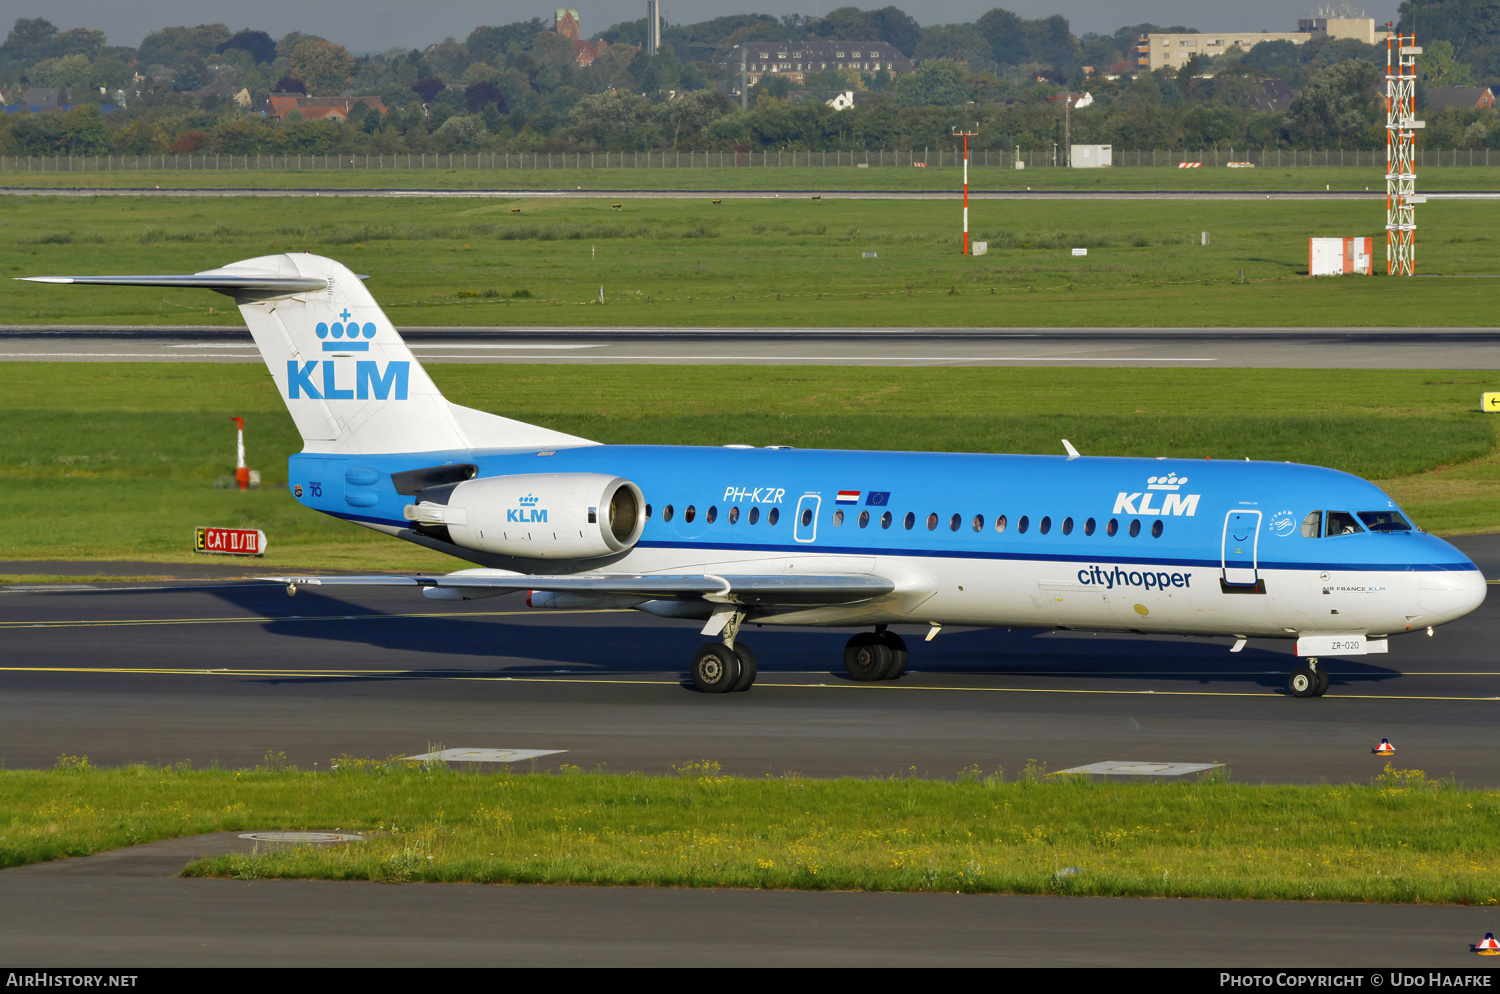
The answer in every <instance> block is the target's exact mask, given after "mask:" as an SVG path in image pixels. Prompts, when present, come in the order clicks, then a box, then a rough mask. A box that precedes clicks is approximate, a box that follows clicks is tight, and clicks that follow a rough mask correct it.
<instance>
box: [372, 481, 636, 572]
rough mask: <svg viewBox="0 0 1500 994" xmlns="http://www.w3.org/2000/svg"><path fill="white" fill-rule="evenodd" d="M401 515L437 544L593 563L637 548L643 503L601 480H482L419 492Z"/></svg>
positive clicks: (621, 486) (631, 487)
mask: <svg viewBox="0 0 1500 994" xmlns="http://www.w3.org/2000/svg"><path fill="white" fill-rule="evenodd" d="M419 497H420V499H419V502H418V503H416V504H412V505H408V506H407V507H406V508H405V509H404V511H403V512H402V513H403V514H404V516H405V517H406V520H407V521H410V522H413V523H414V524H415V525H416V526H417V530H418V531H420V532H422V533H424V534H428V535H432V536H433V537H435V538H440V539H442V540H444V541H449V542H452V543H453V544H454V545H461V546H463V547H464V548H466V549H478V550H480V551H482V552H493V553H496V554H499V555H503V556H517V557H520V558H524V559H598V558H600V557H602V556H609V555H613V554H615V553H618V552H624V551H626V550H627V549H629V548H631V547H632V546H634V545H635V543H636V542H637V541H639V540H640V537H641V531H642V529H644V528H645V526H646V502H645V500H644V499H643V498H642V496H641V489H640V487H637V486H636V485H635V484H634V483H631V482H630V481H629V480H626V479H623V478H621V477H618V476H606V475H604V474H602V473H527V474H523V475H516V476H488V477H484V478H482V479H478V480H466V481H464V482H462V483H454V484H450V485H447V486H442V487H434V488H431V489H427V490H423V491H422V492H421V494H420V495H419Z"/></svg>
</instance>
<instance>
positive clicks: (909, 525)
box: [901, 511, 917, 531]
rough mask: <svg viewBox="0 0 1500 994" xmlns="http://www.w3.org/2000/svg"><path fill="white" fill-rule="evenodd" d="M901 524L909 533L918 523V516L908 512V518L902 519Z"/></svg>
mask: <svg viewBox="0 0 1500 994" xmlns="http://www.w3.org/2000/svg"><path fill="white" fill-rule="evenodd" d="M901 523H902V524H903V525H905V526H906V530H907V531H911V529H912V526H913V525H915V524H916V523H917V516H916V515H915V514H913V513H912V512H911V511H907V512H906V517H905V518H903V519H902V521H901Z"/></svg>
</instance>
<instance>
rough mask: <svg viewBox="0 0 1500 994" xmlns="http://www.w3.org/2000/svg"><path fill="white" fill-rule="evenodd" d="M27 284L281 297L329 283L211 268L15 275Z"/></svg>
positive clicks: (302, 277) (321, 288)
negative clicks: (164, 272)
mask: <svg viewBox="0 0 1500 994" xmlns="http://www.w3.org/2000/svg"><path fill="white" fill-rule="evenodd" d="M15 278H16V279H18V280H26V281H27V282H29V283H79V284H86V285H92V286H160V287H176V288H188V289H202V290H217V291H218V292H219V293H227V294H229V295H230V296H234V297H244V296H251V295H253V296H255V297H258V298H261V299H265V298H267V297H268V296H283V295H288V294H294V293H306V292H307V291H308V290H327V289H328V280H326V279H323V278H321V277H317V276H278V275H275V274H273V273H263V274H257V273H247V272H243V271H240V272H230V271H227V270H216V269H210V270H208V271H206V272H202V273H193V274H191V275H187V276H17V277H15Z"/></svg>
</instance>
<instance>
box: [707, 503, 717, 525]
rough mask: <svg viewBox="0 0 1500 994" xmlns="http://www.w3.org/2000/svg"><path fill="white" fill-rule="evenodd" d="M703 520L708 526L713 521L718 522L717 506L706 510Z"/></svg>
mask: <svg viewBox="0 0 1500 994" xmlns="http://www.w3.org/2000/svg"><path fill="white" fill-rule="evenodd" d="M704 518H706V519H707V521H708V523H709V524H713V523H714V522H715V521H718V520H719V509H718V507H717V506H713V507H710V508H709V509H708V513H707V514H705V515H704Z"/></svg>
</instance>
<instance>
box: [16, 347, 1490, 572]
mask: <svg viewBox="0 0 1500 994" xmlns="http://www.w3.org/2000/svg"><path fill="white" fill-rule="evenodd" d="M430 372H431V374H432V376H433V378H434V380H435V381H436V382H437V383H438V385H439V386H440V387H441V388H442V389H443V391H444V393H445V395H446V396H448V397H449V398H450V399H452V400H453V401H455V402H457V403H460V404H465V405H467V406H470V407H475V408H478V409H481V410H487V411H493V412H495V413H497V414H503V415H505V416H507V417H512V418H518V419H520V420H522V421H528V422H532V423H536V424H542V425H546V426H547V427H550V428H554V429H557V430H560V431H565V432H568V433H570V434H575V435H579V436H582V437H585V438H592V439H596V440H599V441H603V442H612V443H640V444H685V445H722V444H726V443H731V442H733V443H743V444H751V445H794V446H798V447H801V448H845V449H880V450H914V451H958V452H1020V453H1027V452H1030V453H1044V454H1048V453H1050V454H1060V452H1061V448H1062V446H1061V441H1060V440H1061V439H1063V438H1068V439H1071V440H1072V441H1073V443H1074V444H1075V445H1076V446H1078V448H1079V449H1080V450H1082V451H1083V452H1084V453H1085V454H1087V455H1091V456H1092V455H1109V456H1126V455H1133V456H1167V457H1176V458H1192V459H1201V458H1205V457H1212V458H1215V459H1225V458H1228V459H1242V458H1245V457H1249V458H1252V459H1266V460H1291V461H1296V462H1306V463H1313V464H1317V465H1323V466H1330V467H1333V468H1335V469H1342V470H1345V471H1348V472H1352V473H1356V474H1358V475H1360V476H1363V477H1366V478H1368V479H1373V480H1376V481H1377V482H1379V483H1381V485H1382V486H1384V487H1385V488H1386V489H1387V490H1388V491H1389V492H1390V493H1391V494H1392V495H1393V496H1394V497H1395V498H1396V499H1397V500H1398V501H1399V502H1401V503H1402V505H1403V506H1404V507H1405V509H1406V510H1407V511H1408V512H1409V513H1410V514H1411V515H1412V516H1413V517H1414V519H1415V520H1416V522H1417V523H1418V524H1419V525H1420V526H1421V527H1423V528H1426V529H1428V530H1430V531H1434V532H1438V533H1447V534H1451V533H1464V532H1480V531H1494V530H1500V454H1497V452H1496V449H1495V431H1496V427H1497V422H1496V421H1495V420H1494V419H1493V418H1491V416H1489V415H1485V414H1481V413H1480V412H1479V410H1478V400H1479V394H1480V393H1481V392H1482V391H1483V390H1485V389H1488V388H1490V387H1492V386H1494V385H1495V384H1494V383H1492V382H1491V381H1490V380H1488V379H1487V378H1486V374H1484V373H1482V372H1474V371H1438V370H1277V369H1248V370H1247V369H1209V370H1204V369H1193V370H1182V369H1089V368H1081V369H1050V368H1048V369H1021V368H967V369H930V368H914V367H883V368H863V367H862V368H839V367H824V368H814V367H806V366H780V367H755V368H753V369H751V370H747V369H745V368H744V367H735V366H697V367H678V366H599V367H583V366H562V365H555V366H554V365H546V366H528V365H473V366H465V365H456V364H436V365H433V366H431V367H430ZM0 398H3V400H0V487H3V486H9V487H11V488H12V489H15V490H17V492H20V491H21V489H23V488H24V491H25V493H26V494H27V496H28V499H30V500H31V501H32V502H34V503H35V504H36V505H37V506H45V507H47V508H48V513H49V515H50V518H51V520H52V521H54V522H55V523H56V524H57V527H53V528H46V529H39V528H36V527H34V525H33V522H32V521H31V520H30V519H29V518H27V517H26V516H24V515H21V516H15V515H13V516H10V517H7V518H0V559H59V558H67V559H122V560H144V561H153V562H180V561H184V560H188V559H192V558H194V557H193V556H192V555H191V553H190V551H189V549H190V546H189V542H190V539H191V536H192V530H193V528H195V527H197V526H199V525H208V524H213V525H220V526H232V527H243V528H258V529H261V530H263V531H265V532H266V534H267V535H268V536H269V538H270V549H269V551H268V553H267V556H266V558H265V559H264V560H262V561H261V562H262V563H263V565H264V566H265V568H266V569H267V570H268V571H275V570H276V569H278V568H297V569H309V568H347V569H390V570H412V569H416V570H422V569H426V570H447V569H451V568H453V560H451V559H448V558H447V557H444V556H440V555H438V554H436V553H433V552H429V551H427V550H425V549H421V548H418V547H415V546H409V545H407V544H405V543H399V542H392V541H390V540H389V539H388V538H386V537H384V536H380V535H376V534H374V533H371V532H368V531H366V530H365V529H362V528H358V527H355V526H351V525H349V524H347V523H344V522H340V521H336V520H334V519H331V518H327V517H325V516H323V515H319V514H316V513H312V512H309V511H307V510H306V509H305V508H303V507H301V506H300V505H298V504H297V503H296V502H295V501H294V500H293V499H292V498H291V495H290V494H288V493H287V492H286V489H285V483H286V460H287V457H288V456H290V455H291V454H293V453H295V452H297V451H299V450H300V449H301V447H302V441H301V438H300V437H299V436H298V434H297V432H296V429H295V426H294V425H293V423H292V420H291V418H290V416H289V415H288V414H287V412H286V407H285V404H284V403H283V402H282V400H281V399H280V397H279V396H278V395H277V393H276V389H275V385H274V384H273V383H272V381H271V379H270V377H269V376H268V375H267V374H266V370H265V367H264V366H262V365H261V364H260V363H258V362H256V363H243V364H240V363H235V364H224V363H128V364H108V363H0ZM231 416H243V417H245V418H246V419H247V421H246V428H247V435H246V438H247V446H248V449H247V451H248V454H249V459H250V463H251V465H252V466H253V467H255V468H257V469H259V470H260V471H261V472H262V473H263V478H264V480H265V486H263V487H262V488H261V489H259V490H252V491H241V490H239V489H237V488H234V487H233V486H232V484H231V483H229V476H228V474H229V473H230V472H231V471H232V461H231V457H232V456H233V452H234V450H233V444H234V436H233V425H232V423H231V422H230V421H229V418H230V417H231Z"/></svg>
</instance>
